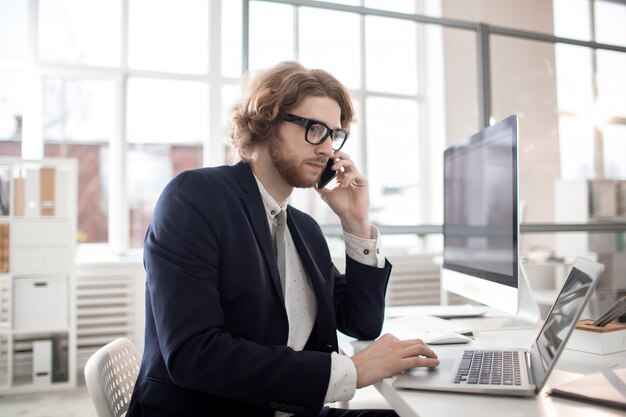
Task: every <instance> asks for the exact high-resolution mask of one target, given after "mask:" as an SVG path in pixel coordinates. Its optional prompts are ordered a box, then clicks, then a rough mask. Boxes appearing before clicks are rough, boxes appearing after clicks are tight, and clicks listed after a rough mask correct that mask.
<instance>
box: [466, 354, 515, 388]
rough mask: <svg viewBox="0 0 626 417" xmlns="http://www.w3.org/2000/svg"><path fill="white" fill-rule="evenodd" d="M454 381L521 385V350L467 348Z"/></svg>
mask: <svg viewBox="0 0 626 417" xmlns="http://www.w3.org/2000/svg"><path fill="white" fill-rule="evenodd" d="M454 383H455V384H464V383H465V384H489V385H521V384H522V376H521V372H520V356H519V352H517V351H501V350H466V351H464V352H463V359H461V364H460V365H459V370H458V372H457V374H456V377H455V379H454Z"/></svg>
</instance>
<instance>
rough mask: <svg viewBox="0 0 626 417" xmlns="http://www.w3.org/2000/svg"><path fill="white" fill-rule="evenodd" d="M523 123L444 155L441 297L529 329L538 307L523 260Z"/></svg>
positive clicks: (500, 127)
mask: <svg viewBox="0 0 626 417" xmlns="http://www.w3.org/2000/svg"><path fill="white" fill-rule="evenodd" d="M517 137H518V120H517V116H516V115H512V116H509V117H507V118H506V119H504V120H502V121H501V122H498V123H496V124H494V125H492V126H489V127H487V128H485V129H483V130H481V131H480V132H478V133H476V134H474V135H472V136H470V137H469V138H466V139H464V140H462V141H461V142H459V143H457V144H455V145H453V146H451V147H449V148H448V149H446V150H445V152H444V186H443V188H444V222H443V238H444V239H443V240H444V245H443V246H444V249H443V268H442V273H441V284H442V291H448V292H452V293H455V294H458V295H461V296H463V297H466V298H469V299H471V300H474V301H477V302H479V303H481V304H485V305H488V306H490V307H493V308H495V309H497V310H500V311H503V312H505V313H508V314H509V315H511V316H512V319H513V320H511V321H509V323H507V324H506V325H505V326H503V327H515V328H518V327H528V326H532V325H534V323H536V322H537V320H538V319H539V309H538V307H537V304H536V302H535V301H534V298H533V296H532V294H531V292H530V287H529V286H528V280H527V279H526V275H525V274H524V271H523V268H522V265H521V264H520V262H519V248H518V244H519V224H518V197H517V193H518V186H517V184H518V169H517V165H518V164H517V163H518V151H517Z"/></svg>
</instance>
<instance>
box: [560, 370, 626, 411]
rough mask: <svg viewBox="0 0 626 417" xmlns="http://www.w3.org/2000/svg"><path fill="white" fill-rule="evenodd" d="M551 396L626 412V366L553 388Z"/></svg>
mask: <svg viewBox="0 0 626 417" xmlns="http://www.w3.org/2000/svg"><path fill="white" fill-rule="evenodd" d="M549 394H551V395H554V396H558V397H564V398H569V399H573V400H581V401H589V402H593V403H596V404H602V405H607V406H611V407H617V408H619V409H622V410H626V366H624V365H623V364H622V365H620V366H619V367H617V368H607V369H603V370H602V371H598V372H594V373H592V374H589V375H585V376H583V377H580V378H577V379H575V380H573V381H571V382H568V383H567V384H564V385H561V386H559V387H555V388H552V390H551V391H549Z"/></svg>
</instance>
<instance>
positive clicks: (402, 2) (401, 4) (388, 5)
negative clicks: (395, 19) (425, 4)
mask: <svg viewBox="0 0 626 417" xmlns="http://www.w3.org/2000/svg"><path fill="white" fill-rule="evenodd" d="M416 3H417V2H416V1H415V0H394V1H389V0H365V7H370V8H372V9H381V10H390V11H393V12H400V13H415V4H416Z"/></svg>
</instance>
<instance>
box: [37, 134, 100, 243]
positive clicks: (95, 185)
mask: <svg viewBox="0 0 626 417" xmlns="http://www.w3.org/2000/svg"><path fill="white" fill-rule="evenodd" d="M44 155H45V156H46V157H63V158H75V159H76V160H77V161H78V230H77V236H76V239H77V241H78V242H79V243H107V242H108V241H109V172H110V167H111V166H110V159H109V144H108V143H89V142H84V143H79V142H78V141H73V142H62V141H46V143H45V144H44Z"/></svg>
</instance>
